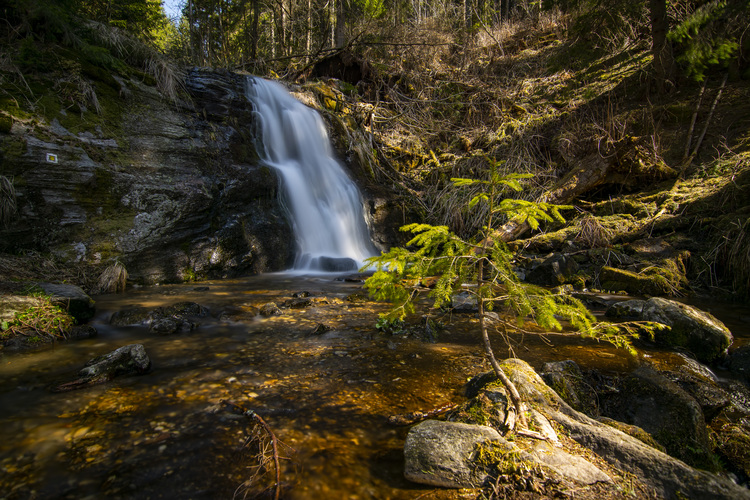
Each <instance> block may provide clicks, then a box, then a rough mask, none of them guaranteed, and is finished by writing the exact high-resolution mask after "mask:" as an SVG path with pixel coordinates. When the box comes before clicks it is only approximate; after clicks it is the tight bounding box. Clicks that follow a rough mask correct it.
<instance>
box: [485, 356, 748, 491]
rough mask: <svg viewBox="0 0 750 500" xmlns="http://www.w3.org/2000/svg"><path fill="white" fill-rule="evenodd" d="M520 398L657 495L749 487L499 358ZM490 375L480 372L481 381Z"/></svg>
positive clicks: (530, 370) (523, 366)
mask: <svg viewBox="0 0 750 500" xmlns="http://www.w3.org/2000/svg"><path fill="white" fill-rule="evenodd" d="M501 366H502V367H503V369H504V370H505V372H506V373H507V374H508V376H509V378H510V379H511V380H512V381H513V382H514V383H515V384H516V385H517V387H518V389H519V392H520V394H521V397H522V398H523V399H524V400H525V401H526V402H528V403H530V404H531V405H532V406H534V407H535V408H536V409H537V410H538V411H540V412H542V413H543V414H544V415H545V416H546V417H547V418H549V419H550V420H552V421H554V422H555V424H556V425H557V427H558V429H561V430H562V432H563V433H564V434H566V435H567V436H568V437H570V438H571V439H573V440H575V441H576V442H578V444H580V445H582V446H584V447H586V448H588V449H590V450H591V451H593V452H594V453H596V454H597V455H599V456H600V457H601V458H602V459H604V460H605V461H607V462H609V463H610V464H611V465H612V466H614V467H615V468H617V469H619V470H621V471H623V472H626V473H630V474H632V475H634V476H636V477H637V478H638V479H639V480H640V481H642V482H643V483H644V484H646V485H647V486H649V487H651V488H653V490H654V491H655V493H656V494H657V495H658V496H659V497H661V498H712V499H721V500H724V499H726V500H730V499H732V500H737V499H750V491H749V490H747V489H746V488H743V487H742V486H738V485H737V484H735V483H733V482H732V481H730V480H728V479H726V478H724V477H720V476H717V475H715V474H711V473H709V472H706V471H702V470H697V469H694V468H692V467H690V466H689V465H687V464H685V462H683V461H681V460H679V459H676V458H674V457H671V456H669V455H667V454H666V453H663V452H661V451H659V450H656V449H654V448H653V447H651V446H648V445H647V444H645V443H643V442H642V441H640V440H639V439H636V438H635V437H632V436H630V435H628V434H625V433H623V432H621V431H619V430H617V429H615V428H613V427H612V426H609V425H606V424H604V423H601V422H598V421H596V420H594V419H592V418H590V417H588V416H587V415H584V414H583V413H581V412H578V411H576V410H574V409H573V408H571V407H570V406H569V405H568V404H567V403H565V401H563V400H562V398H560V397H559V396H558V395H557V393H555V392H554V391H553V390H552V389H550V388H549V387H548V386H547V385H546V384H545V383H544V381H543V380H542V379H541V377H539V375H537V374H536V372H534V370H533V368H531V366H529V365H528V364H527V363H525V362H524V361H521V360H516V359H509V360H505V361H503V362H502V363H501ZM489 380H491V377H485V381H489Z"/></svg>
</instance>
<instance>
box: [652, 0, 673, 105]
mask: <svg viewBox="0 0 750 500" xmlns="http://www.w3.org/2000/svg"><path fill="white" fill-rule="evenodd" d="M649 13H650V17H651V52H652V54H653V57H654V60H653V71H654V80H655V82H654V83H655V85H656V91H657V93H659V94H663V93H664V92H666V91H667V89H668V87H670V86H671V85H673V81H672V79H673V72H674V59H673V58H672V48H671V47H670V45H669V43H668V41H667V32H668V30H669V17H668V16H667V1H666V0H649Z"/></svg>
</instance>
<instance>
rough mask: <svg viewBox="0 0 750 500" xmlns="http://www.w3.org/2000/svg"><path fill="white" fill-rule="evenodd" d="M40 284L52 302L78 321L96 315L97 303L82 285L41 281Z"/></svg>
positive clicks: (83, 321) (82, 321) (85, 320)
mask: <svg viewBox="0 0 750 500" xmlns="http://www.w3.org/2000/svg"><path fill="white" fill-rule="evenodd" d="M38 286H39V287H40V288H41V289H42V290H44V293H46V294H47V295H49V298H50V302H52V303H53V304H55V305H56V306H59V307H60V308H62V309H64V310H66V311H68V314H70V315H71V316H72V317H73V318H74V319H75V320H76V321H77V322H78V323H85V322H87V321H88V320H90V319H91V318H93V317H94V313H95V312H96V308H95V307H94V306H95V304H96V303H95V302H94V299H92V298H91V297H89V296H88V295H87V294H86V292H84V291H83V290H82V289H81V288H80V287H78V286H75V285H66V284H58V283H39V284H38Z"/></svg>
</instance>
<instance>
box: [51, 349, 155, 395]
mask: <svg viewBox="0 0 750 500" xmlns="http://www.w3.org/2000/svg"><path fill="white" fill-rule="evenodd" d="M150 369H151V359H149V357H148V354H146V349H145V348H144V347H143V344H130V345H126V346H123V347H120V348H118V349H115V350H114V351H112V352H110V353H107V354H104V355H103V356H98V357H96V358H93V359H91V360H90V361H89V362H88V363H86V366H84V367H83V368H82V369H81V371H79V372H78V379H76V380H74V381H72V382H68V383H65V384H62V385H59V386H57V388H56V389H55V390H56V391H57V392H62V391H71V390H75V389H79V388H82V387H86V386H89V385H94V384H100V383H103V382H107V381H109V380H112V379H114V378H115V377H123V376H129V375H143V374H144V373H147V372H148V371H149V370H150Z"/></svg>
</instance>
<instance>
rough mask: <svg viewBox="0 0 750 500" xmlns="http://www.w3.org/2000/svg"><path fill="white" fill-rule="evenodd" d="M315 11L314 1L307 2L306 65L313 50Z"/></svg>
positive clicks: (308, 0)
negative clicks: (313, 8)
mask: <svg viewBox="0 0 750 500" xmlns="http://www.w3.org/2000/svg"><path fill="white" fill-rule="evenodd" d="M312 17H313V11H312V0H307V34H306V36H305V54H307V56H306V57H305V64H307V63H309V62H310V51H311V50H312V30H313V22H312Z"/></svg>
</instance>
